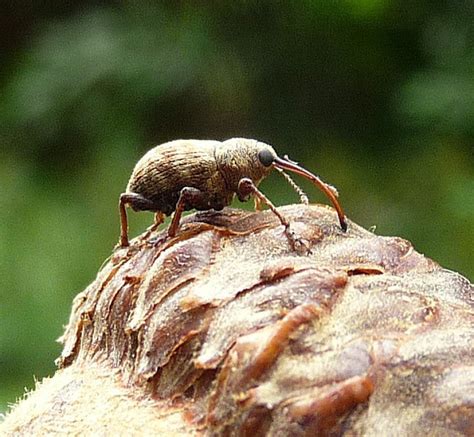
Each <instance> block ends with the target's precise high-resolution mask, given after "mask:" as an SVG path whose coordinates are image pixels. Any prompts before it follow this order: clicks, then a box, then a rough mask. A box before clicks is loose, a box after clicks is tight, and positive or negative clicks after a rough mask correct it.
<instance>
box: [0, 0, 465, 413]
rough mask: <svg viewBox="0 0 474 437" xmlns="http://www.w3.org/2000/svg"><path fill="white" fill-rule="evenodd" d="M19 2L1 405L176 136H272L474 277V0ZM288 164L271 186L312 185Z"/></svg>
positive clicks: (380, 219) (1, 82) (2, 255)
mask: <svg viewBox="0 0 474 437" xmlns="http://www.w3.org/2000/svg"><path fill="white" fill-rule="evenodd" d="M17 6H18V7H16V8H15V10H11V11H5V13H3V14H1V15H0V29H3V30H0V32H3V34H4V35H2V36H3V37H4V38H1V41H2V43H1V44H2V47H1V48H2V50H1V51H0V59H1V61H2V64H3V68H2V71H3V72H4V74H3V75H2V77H1V79H0V95H1V96H2V98H1V99H0V121H1V124H0V144H1V147H2V159H1V160H0V186H1V187H2V193H1V194H0V223H1V224H2V225H1V227H0V275H1V287H0V299H1V302H2V304H1V306H0V377H1V381H0V386H1V387H2V390H1V391H0V402H1V403H3V408H5V405H6V402H7V401H9V402H13V401H14V399H15V396H19V395H20V394H21V393H22V392H23V387H24V386H27V387H32V386H33V375H36V376H37V377H38V378H41V377H43V376H44V375H46V374H48V373H51V372H53V370H54V364H53V360H54V358H56V357H57V356H58V354H59V351H60V347H59V345H57V344H55V343H54V340H55V339H56V338H57V337H59V336H60V335H61V333H62V326H63V325H64V324H65V323H66V322H67V318H68V314H69V310H70V305H71V301H72V299H73V297H74V295H75V294H76V293H77V292H79V291H80V290H82V289H83V288H84V287H85V286H86V285H87V284H88V283H89V282H90V281H91V280H92V279H93V278H94V275H95V273H96V271H97V270H98V268H99V266H100V265H101V263H102V262H103V260H104V259H105V258H107V257H108V256H109V254H110V251H111V249H112V248H113V246H114V245H115V243H116V241H117V239H118V231H119V230H118V212H117V200H118V195H119V193H120V192H121V191H122V190H123V189H124V187H125V185H126V182H127V178H128V176H129V174H130V171H131V169H132V167H133V165H134V163H135V162H136V160H137V159H138V158H139V157H140V156H141V154H142V153H143V152H144V151H145V150H147V149H148V148H150V147H151V146H152V145H155V144H158V143H161V142H164V141H167V140H170V139H175V138H191V137H193V138H215V139H225V138H229V137H232V136H247V137H254V138H258V139H261V140H263V141H267V142H269V143H271V144H273V145H275V147H276V149H277V150H279V151H280V152H282V153H288V154H289V155H290V157H292V158H293V159H296V160H298V161H300V162H302V163H304V165H305V166H306V167H307V168H309V169H311V170H313V171H315V172H317V173H319V174H321V175H322V176H323V178H324V179H326V180H328V182H331V183H333V184H335V185H336V186H337V187H338V188H339V190H340V192H341V201H342V203H343V205H344V207H345V209H346V210H347V212H348V215H349V217H350V218H352V219H353V220H355V221H356V222H359V223H361V224H363V225H365V226H367V227H369V226H372V225H376V226H377V233H379V234H383V235H399V236H401V237H405V238H407V239H409V240H411V241H412V242H413V243H414V244H415V247H416V248H417V249H418V250H420V251H421V252H424V253H425V254H426V255H427V256H429V257H432V258H434V259H435V260H437V261H439V262H440V263H441V264H442V265H443V266H446V267H449V268H452V269H454V270H458V271H460V272H462V273H464V274H465V275H467V276H468V277H471V278H472V277H473V276H474V265H473V263H472V257H473V247H474V155H473V153H474V152H473V139H474V138H473V137H474V109H473V108H474V74H473V73H474V46H473V44H472V37H473V34H472V22H473V21H474V12H473V8H474V7H473V4H472V2H470V1H467V0H466V1H462V0H454V1H450V2H437V3H436V2H435V3H434V4H433V3H432V2H426V1H423V0H418V1H415V2H408V3H407V2H397V1H395V0H364V1H353V0H341V1H335V2H325V1H313V0H306V1H302V2H265V1H262V2H260V1H259V2H257V1H246V2H234V3H230V2H228V3H227V4H224V3H220V2H209V3H205V2H202V3H200V6H196V3H195V2H186V1H184V2H176V3H174V2H149V3H148V2H123V3H122V4H121V5H117V3H113V4H110V5H109V6H107V3H100V4H99V3H97V4H95V3H94V2H93V1H88V2H86V3H84V4H83V5H82V6H76V7H74V8H72V7H71V8H70V9H68V7H65V6H64V5H63V4H62V3H61V4H59V3H58V4H57V5H55V4H54V3H52V4H50V5H49V6H47V7H46V6H44V5H42V6H41V8H40V7H39V6H38V7H37V8H35V7H34V6H30V7H28V8H26V7H25V10H24V11H22V10H21V7H20V6H19V5H17ZM20 16H21V20H19V17H20ZM11 23H14V24H13V25H12V24H11ZM15 23H16V25H15ZM2 24H3V26H2ZM20 24H21V25H20ZM278 178H279V176H278V175H272V176H271V177H270V179H269V180H268V181H265V182H264V183H263V185H262V189H263V190H264V191H265V192H266V193H267V194H268V196H269V197H270V198H271V199H273V200H274V201H275V203H277V204H283V203H289V202H295V201H297V196H296V195H295V194H294V193H293V192H292V191H291V188H290V187H288V186H287V184H286V183H285V182H284V181H283V180H281V179H278ZM302 185H303V186H304V187H305V189H306V190H307V192H308V194H309V196H310V198H311V199H312V200H313V201H325V200H324V199H323V197H322V196H321V195H320V194H319V193H317V192H316V191H315V190H314V188H313V187H311V186H309V185H307V184H305V183H304V182H302ZM151 220H152V219H151V215H150V214H145V213H143V214H136V215H135V214H131V221H132V229H131V234H132V235H134V234H137V233H139V232H140V231H141V230H143V229H144V228H145V227H146V226H147V224H149V223H151Z"/></svg>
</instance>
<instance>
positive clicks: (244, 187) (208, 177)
mask: <svg viewBox="0 0 474 437" xmlns="http://www.w3.org/2000/svg"><path fill="white" fill-rule="evenodd" d="M273 168H276V169H279V170H280V171H283V170H290V171H292V172H294V173H297V174H299V175H301V176H304V177H305V178H307V179H309V180H311V181H312V182H313V183H314V184H316V185H317V186H318V187H319V188H320V189H321V190H322V191H323V192H324V193H325V194H326V196H327V197H328V198H329V199H330V200H331V202H332V204H333V205H334V207H335V209H336V211H337V215H338V217H339V223H340V226H341V228H342V230H343V231H346V229H347V223H346V220H345V215H344V212H343V210H342V208H341V206H340V205H339V202H338V199H337V197H338V194H337V191H336V189H335V188H334V187H332V186H331V185H328V184H326V183H325V182H323V181H322V180H321V179H319V178H318V177H317V176H315V175H314V174H312V173H311V172H309V171H308V170H306V169H304V168H303V167H301V166H299V165H298V164H297V163H296V162H294V161H291V160H290V159H289V158H288V157H287V156H286V155H285V157H284V158H280V157H278V155H277V154H276V152H275V150H274V149H273V147H271V146H269V145H268V144H265V143H262V142H260V141H256V140H251V139H245V138H231V139H230V140H227V141H223V142H220V141H210V140H176V141H170V142H168V143H164V144H161V145H159V146H156V147H155V148H153V149H151V150H149V151H148V152H147V153H146V154H145V155H144V156H143V157H142V158H141V159H140V160H139V161H138V162H137V164H136V165H135V168H134V170H133V172H132V176H131V177H130V180H129V182H128V185H127V189H126V192H125V193H122V194H121V195H120V201H119V209H120V220H121V233H120V245H121V246H122V247H124V246H128V245H129V242H128V224H127V212H126V206H130V207H131V208H132V209H133V210H134V211H153V212H155V213H156V215H155V223H156V224H159V223H161V222H162V221H163V219H164V216H165V215H166V216H169V215H171V214H172V213H173V212H174V216H173V219H172V220H171V223H170V226H169V228H168V236H170V237H173V236H174V235H176V232H177V230H178V227H179V221H180V218H181V215H182V213H183V211H187V210H190V209H193V208H194V209H197V210H201V211H203V210H209V209H214V210H217V211H219V210H221V209H222V208H224V207H225V206H228V205H230V203H231V202H232V199H233V198H234V196H235V195H237V197H238V198H239V200H241V201H246V200H248V199H249V198H250V196H252V195H253V196H255V198H256V200H257V201H258V202H261V203H264V204H266V205H267V206H268V207H269V208H270V209H271V210H272V211H273V212H274V213H275V214H276V215H277V217H278V219H279V220H280V222H281V224H282V225H284V226H285V230H286V231H288V229H289V222H288V221H287V220H286V219H285V217H284V216H282V215H281V214H280V213H279V212H278V210H277V209H276V208H275V207H274V206H273V204H272V203H271V202H270V200H269V199H267V198H266V197H265V195H264V194H263V193H262V192H261V191H260V190H259V189H258V188H257V187H258V185H259V184H260V182H261V181H262V179H264V178H265V177H266V176H268V174H269V173H270V171H271V170H272V169H273ZM290 240H291V238H290Z"/></svg>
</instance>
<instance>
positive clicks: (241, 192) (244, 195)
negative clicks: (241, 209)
mask: <svg viewBox="0 0 474 437" xmlns="http://www.w3.org/2000/svg"><path fill="white" fill-rule="evenodd" d="M252 194H253V195H254V196H255V197H256V198H258V200H259V202H260V204H264V205H267V206H268V208H269V209H270V210H271V211H272V212H273V213H274V214H275V215H276V216H277V217H278V220H280V223H281V224H282V225H283V226H284V227H285V234H286V236H287V237H288V241H289V243H290V246H291V248H292V249H293V250H295V251H297V252H299V251H300V248H301V247H306V245H305V244H304V243H303V242H302V241H301V240H300V239H299V238H298V237H296V236H295V234H294V233H293V232H292V231H291V230H290V222H289V221H288V220H287V219H286V218H285V216H283V215H282V214H280V212H279V211H278V210H277V209H276V207H275V205H274V204H273V203H272V202H271V200H270V199H269V198H268V197H267V196H265V194H263V193H262V192H261V191H260V190H259V189H258V188H257V186H256V185H255V184H254V183H253V181H252V179H249V178H243V179H241V180H240V181H239V185H238V192H237V196H238V197H239V199H240V200H242V201H244V200H247V199H248V198H249V197H250V195H252ZM305 250H306V251H307V248H306V249H305Z"/></svg>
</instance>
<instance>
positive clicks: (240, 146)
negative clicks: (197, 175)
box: [215, 138, 277, 192]
mask: <svg viewBox="0 0 474 437" xmlns="http://www.w3.org/2000/svg"><path fill="white" fill-rule="evenodd" d="M262 150H267V151H268V152H269V153H270V154H271V155H272V156H274V157H276V156H277V155H276V152H275V150H274V149H273V147H271V146H269V145H268V144H265V143H262V142H260V141H257V140H251V139H247V138H231V139H230V140H226V141H223V142H222V143H221V144H219V145H218V146H217V147H216V153H215V155H216V162H217V168H218V169H219V172H220V173H221V175H222V177H223V178H224V179H225V182H226V186H227V188H228V189H229V190H232V191H233V192H236V191H237V187H238V184H239V181H240V180H241V179H242V178H250V179H252V181H253V183H254V184H255V185H257V186H258V184H259V183H260V182H261V181H262V179H264V178H265V177H266V176H268V174H269V173H270V172H271V170H272V168H273V166H272V165H271V163H270V164H268V163H267V165H264V164H262V162H261V160H260V159H259V153H260V152H261V151H262Z"/></svg>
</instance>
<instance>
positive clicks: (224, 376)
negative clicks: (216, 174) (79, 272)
mask: <svg viewBox="0 0 474 437" xmlns="http://www.w3.org/2000/svg"><path fill="white" fill-rule="evenodd" d="M280 211H281V212H282V213H283V214H285V215H286V216H287V217H288V218H290V220H291V223H292V226H293V231H294V232H295V233H297V234H298V235H299V236H300V237H301V238H303V239H304V240H305V243H306V246H307V247H308V248H310V253H301V254H297V253H295V252H294V251H292V250H291V249H290V247H289V244H288V240H287V238H286V236H285V234H284V232H283V228H282V226H280V225H279V222H278V220H277V219H276V218H275V216H274V215H273V214H272V213H271V212H264V213H247V212H244V211H240V210H231V209H228V210H225V212H224V213H210V212H209V213H200V214H196V215H193V216H190V217H188V218H187V220H185V224H184V225H183V227H182V228H181V230H180V232H179V233H178V235H177V237H176V238H173V239H168V240H166V239H165V234H164V233H159V234H157V235H154V237H156V238H155V241H152V242H150V236H149V235H148V236H141V237H139V238H137V239H136V240H134V241H133V242H132V245H131V247H130V248H128V249H122V250H117V251H116V252H115V253H114V255H113V257H112V259H111V260H110V262H109V263H108V264H107V265H106V266H105V267H104V268H103V269H102V270H101V272H99V274H98V276H97V278H96V280H95V281H94V282H93V283H92V284H91V285H90V286H89V287H88V288H87V289H86V290H84V291H83V292H82V293H80V294H79V295H78V296H77V297H76V298H75V301H74V305H73V310H72V314H71V319H70V322H69V325H68V327H67V329H66V332H65V334H64V337H63V342H64V350H63V353H62V355H61V358H60V360H59V364H60V367H61V369H62V370H60V371H58V373H57V374H56V375H55V376H54V377H53V378H52V380H50V381H46V382H44V383H43V384H42V385H41V386H40V387H39V388H38V389H37V391H36V392H35V393H33V394H32V395H31V396H30V397H29V398H28V399H27V400H26V401H23V402H22V403H20V405H19V406H17V407H16V409H14V410H13V412H12V413H11V414H10V415H9V416H7V419H6V420H5V422H4V424H3V432H5V433H7V434H8V433H14V432H18V433H20V434H25V435H31V432H32V431H34V432H35V433H40V434H41V433H42V432H44V433H46V432H53V431H54V429H53V428H54V426H53V425H54V424H56V425H57V424H58V423H60V424H61V430H62V431H65V430H66V431H67V430H69V429H70V431H71V434H74V433H76V432H77V433H81V431H82V432H84V431H85V430H89V431H90V430H91V429H94V433H97V434H102V435H108V431H111V430H112V428H111V426H112V423H113V426H114V428H113V429H121V430H122V431H123V433H124V434H126V433H129V434H132V433H133V434H137V435H140V434H143V435H147V434H153V433H157V435H158V434H160V432H161V431H162V430H163V429H166V430H167V433H168V435H182V434H185V435H192V434H198V435H253V436H260V435H292V436H299V435H307V436H313V435H321V436H323V435H351V436H352V435H363V436H381V435H382V436H385V435H397V436H403V435H430V436H432V435H435V436H436V435H439V436H447V435H449V436H452V435H474V287H473V286H472V285H471V284H470V283H469V281H468V280H466V279H465V278H463V277H462V276H460V275H459V274H457V273H454V272H451V271H448V270H445V269H443V268H442V267H440V266H439V265H438V264H436V263H435V262H433V261H431V260H429V259H427V258H425V257H424V256H423V255H421V254H419V253H417V252H416V251H415V250H414V249H413V247H412V246H411V245H410V243H409V242H407V241H405V240H402V239H400V238H391V237H380V236H376V235H374V234H372V233H370V232H368V231H366V230H364V229H362V228H360V227H359V226H357V225H355V224H353V223H350V225H349V230H348V232H347V233H343V232H342V231H341V230H340V228H339V225H338V222H337V217H336V215H335V213H334V211H333V210H332V209H330V208H325V207H321V206H303V205H298V206H288V207H285V208H281V209H280ZM91 369H92V370H91ZM94 369H95V370H94ZM60 378H63V379H60ZM64 378H66V380H67V381H69V382H68V383H66V382H64V384H63V383H59V382H58V381H63V380H64ZM68 378H69V379H68ZM55 381H56V383H55ZM79 381H82V382H81V383H79ZM54 384H56V386H57V387H56V389H55V390H56V391H54ZM48 387H49V388H48ZM51 387H53V388H51ZM80 387H82V388H80ZM84 387H86V388H87V389H85V388H84ZM48 390H49V391H48ZM81 390H82V391H81ZM111 393H117V396H114V395H111ZM61 396H62V397H61ZM88 396H90V397H92V398H93V401H90V402H89V401H88V400H87V399H88ZM41 398H43V400H41ZM45 399H46V400H47V401H49V405H50V406H51V407H50V408H49V409H47V411H43V412H42V413H41V414H39V413H37V411H38V404H39V403H40V402H43V404H44V400H45ZM58 399H59V400H58ZM97 399H99V400H100V403H102V405H103V410H101V411H103V415H101V417H100V420H99V419H97V420H96V421H94V420H92V419H91V417H94V414H95V415H97V408H98V407H97V404H98V400H97ZM58 405H59V406H60V407H59V406H58ZM59 410H60V412H61V413H59V412H58V411H59ZM123 411H127V412H128V414H124V413H123ZM20 413H21V414H20ZM35 414H36V415H35ZM59 415H61V420H60V422H59ZM86 418H87V420H86ZM42 424H43V428H42V427H41V426H42ZM91 424H95V425H91ZM107 424H109V427H107ZM33 426H34V427H33ZM48 426H49V427H48ZM81 426H82V428H81ZM91 426H95V428H90V427H91ZM117 426H118V427H119V428H115V427H117ZM68 427H69V428H68ZM160 430H161V431H160Z"/></svg>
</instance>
